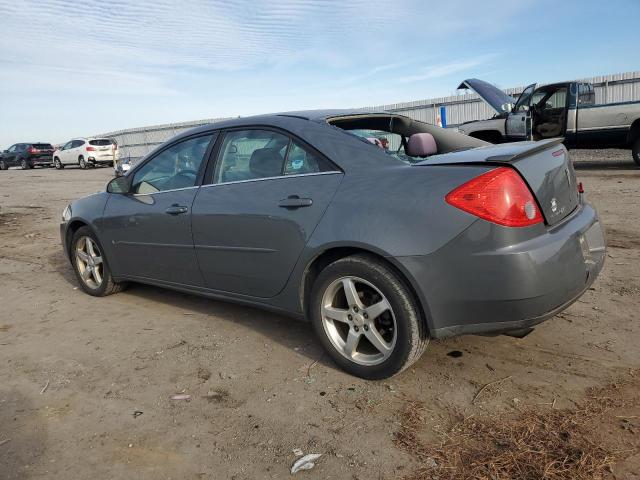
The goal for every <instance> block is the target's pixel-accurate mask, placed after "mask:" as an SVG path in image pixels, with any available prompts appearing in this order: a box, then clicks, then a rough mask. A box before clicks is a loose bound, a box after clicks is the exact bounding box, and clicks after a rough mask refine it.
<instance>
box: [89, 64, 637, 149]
mask: <svg viewBox="0 0 640 480" xmlns="http://www.w3.org/2000/svg"><path fill="white" fill-rule="evenodd" d="M579 81H585V82H590V83H592V84H593V85H594V88H595V94H596V103H598V104H602V103H612V102H626V101H632V100H640V71H638V72H626V73H617V74H611V75H603V76H599V77H592V78H584V79H580V80H579ZM524 88H525V87H516V88H508V89H505V92H506V93H508V94H509V95H512V96H515V97H517V96H518V95H519V94H520V93H521V92H522V90H524ZM440 106H444V107H445V108H446V112H447V122H448V124H449V125H459V124H461V123H464V122H468V121H471V120H481V119H485V118H491V117H492V116H493V115H494V113H495V112H494V111H493V110H492V109H491V107H489V106H488V105H487V104H486V103H484V102H483V101H482V99H480V98H479V97H478V95H476V94H465V95H454V96H450V97H440V98H431V99H428V100H416V101H414V102H404V103H393V104H388V105H378V106H373V107H364V108H363V110H386V111H389V112H395V113H401V114H403V115H406V116H408V117H411V118H414V119H416V120H420V121H423V122H427V123H432V124H435V123H437V116H438V114H439V111H440ZM226 119H227V118H208V119H203V120H195V121H191V122H181V123H171V124H165V125H154V126H150V127H142V128H130V129H126V130H118V131H115V132H108V133H104V134H101V135H100V136H102V137H110V138H114V139H115V140H116V141H117V142H118V146H119V148H120V153H121V155H122V156H123V157H130V158H139V157H142V156H144V155H146V154H147V153H149V152H150V151H151V150H153V149H154V148H155V147H156V146H158V145H160V144H161V143H163V142H164V141H166V140H168V139H170V138H171V137H173V136H175V135H177V134H178V133H180V132H183V131H185V130H188V129H190V128H194V127H197V126H200V125H206V124H209V123H215V122H219V121H221V120H226Z"/></svg>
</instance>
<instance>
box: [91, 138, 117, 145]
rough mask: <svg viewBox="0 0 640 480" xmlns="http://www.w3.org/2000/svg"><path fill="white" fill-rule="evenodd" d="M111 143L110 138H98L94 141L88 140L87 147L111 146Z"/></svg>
mask: <svg viewBox="0 0 640 480" xmlns="http://www.w3.org/2000/svg"><path fill="white" fill-rule="evenodd" d="M111 144H113V142H112V141H111V139H110V138H98V139H96V140H89V145H96V146H98V147H103V146H105V145H111Z"/></svg>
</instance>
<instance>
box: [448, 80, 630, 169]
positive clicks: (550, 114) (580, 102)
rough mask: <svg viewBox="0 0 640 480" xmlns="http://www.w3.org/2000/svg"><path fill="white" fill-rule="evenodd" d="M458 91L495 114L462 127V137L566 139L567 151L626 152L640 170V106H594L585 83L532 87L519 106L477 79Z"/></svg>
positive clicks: (615, 104) (592, 93)
mask: <svg viewBox="0 0 640 480" xmlns="http://www.w3.org/2000/svg"><path fill="white" fill-rule="evenodd" d="M458 88H468V89H471V90H473V91H474V92H476V93H477V94H478V95H480V97H482V99H483V100H484V101H485V102H486V103H487V104H489V105H490V106H491V107H492V108H493V109H494V110H495V111H496V113H497V114H496V115H495V116H494V117H493V118H492V119H489V120H477V121H473V122H467V123H463V124H462V125H460V126H459V127H458V130H459V131H460V132H461V133H465V134H467V135H469V136H472V137H475V138H479V139H481V140H485V141H488V142H491V143H502V142H517V141H522V140H529V139H532V140H542V139H545V138H554V137H564V144H565V146H566V147H567V148H606V147H614V148H628V149H631V151H632V155H633V159H634V161H635V162H636V163H637V164H638V165H639V166H640V101H634V102H620V103H607V104H601V105H596V101H595V99H596V96H595V92H594V89H593V85H591V84H590V83H584V82H562V83H553V84H550V85H543V86H541V87H537V84H535V83H534V84H532V85H529V86H528V87H527V88H525V89H524V91H523V92H522V93H521V94H520V97H519V98H518V100H517V101H516V100H515V99H514V98H513V97H511V96H510V95H507V94H506V93H504V92H503V91H502V90H500V89H499V88H497V87H495V86H493V85H491V84H490V83H487V82H485V81H482V80H478V79H477V78H470V79H467V80H465V81H464V82H462V84H460V86H459V87H458Z"/></svg>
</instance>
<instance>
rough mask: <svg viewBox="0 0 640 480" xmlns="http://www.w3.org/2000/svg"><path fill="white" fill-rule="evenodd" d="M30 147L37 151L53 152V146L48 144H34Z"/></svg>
mask: <svg viewBox="0 0 640 480" xmlns="http://www.w3.org/2000/svg"><path fill="white" fill-rule="evenodd" d="M31 146H32V147H33V148H36V149H38V150H53V146H52V145H51V144H50V143H34V144H33V145H31Z"/></svg>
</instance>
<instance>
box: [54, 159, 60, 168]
mask: <svg viewBox="0 0 640 480" xmlns="http://www.w3.org/2000/svg"><path fill="white" fill-rule="evenodd" d="M53 164H54V166H55V167H56V169H58V170H60V169H61V168H62V164H61V163H60V159H59V158H56V159H55V160H54V161H53Z"/></svg>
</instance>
